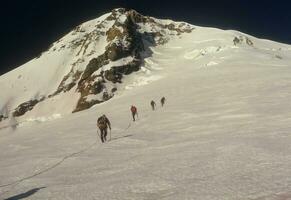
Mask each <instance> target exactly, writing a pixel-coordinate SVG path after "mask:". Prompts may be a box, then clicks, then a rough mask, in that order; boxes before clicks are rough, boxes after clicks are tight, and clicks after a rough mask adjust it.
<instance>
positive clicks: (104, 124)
mask: <svg viewBox="0 0 291 200" xmlns="http://www.w3.org/2000/svg"><path fill="white" fill-rule="evenodd" d="M97 126H98V128H99V130H100V138H101V141H102V143H104V142H105V141H106V136H107V128H108V127H109V129H110V130H111V124H110V121H109V120H108V118H107V117H106V116H105V115H102V116H101V117H99V118H98V120H97Z"/></svg>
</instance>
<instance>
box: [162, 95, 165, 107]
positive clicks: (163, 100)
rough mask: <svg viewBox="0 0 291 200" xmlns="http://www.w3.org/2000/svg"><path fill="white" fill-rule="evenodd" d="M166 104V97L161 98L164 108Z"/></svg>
mask: <svg viewBox="0 0 291 200" xmlns="http://www.w3.org/2000/svg"><path fill="white" fill-rule="evenodd" d="M165 102H166V98H165V97H162V98H161V105H162V107H163V106H164V104H165Z"/></svg>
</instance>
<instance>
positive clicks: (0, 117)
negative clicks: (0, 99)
mask: <svg viewBox="0 0 291 200" xmlns="http://www.w3.org/2000/svg"><path fill="white" fill-rule="evenodd" d="M7 118H8V117H6V116H4V115H0V122H1V121H2V120H5V119H7Z"/></svg>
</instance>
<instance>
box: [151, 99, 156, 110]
mask: <svg viewBox="0 0 291 200" xmlns="http://www.w3.org/2000/svg"><path fill="white" fill-rule="evenodd" d="M151 106H152V110H155V106H156V103H155V102H154V101H153V100H152V101H151Z"/></svg>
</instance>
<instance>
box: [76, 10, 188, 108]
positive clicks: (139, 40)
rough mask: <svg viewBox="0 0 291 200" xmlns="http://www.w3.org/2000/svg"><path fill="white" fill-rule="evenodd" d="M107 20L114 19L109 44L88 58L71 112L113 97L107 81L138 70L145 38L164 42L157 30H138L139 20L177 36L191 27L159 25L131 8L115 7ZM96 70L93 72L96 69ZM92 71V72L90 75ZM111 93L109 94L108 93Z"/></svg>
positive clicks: (117, 79)
mask: <svg viewBox="0 0 291 200" xmlns="http://www.w3.org/2000/svg"><path fill="white" fill-rule="evenodd" d="M121 16H122V17H121ZM106 20H107V21H114V23H113V25H112V27H110V28H109V29H108V30H107V31H106V32H105V35H106V41H107V42H108V45H107V46H106V47H105V52H104V54H102V55H100V56H98V57H97V58H93V59H92V60H90V62H89V63H88V65H87V66H86V69H85V70H84V73H83V74H82V76H81V78H80V80H79V82H78V87H77V90H78V91H79V92H80V93H81V98H80V100H79V101H78V103H77V106H76V109H75V110H74V112H77V111H80V110H84V109H87V108H90V107H91V106H93V105H94V104H96V103H101V102H103V101H106V100H108V99H110V98H112V97H113V93H114V92H115V91H116V90H117V89H116V88H111V89H110V88H107V86H105V85H106V84H105V83H107V82H112V83H114V84H115V83H122V78H123V76H124V75H129V74H131V73H132V72H136V71H138V70H139V69H140V66H141V64H142V59H143V58H142V52H143V51H146V50H148V49H147V48H149V47H145V45H144V40H147V41H148V42H150V44H152V45H156V44H164V43H165V42H167V38H165V37H166V35H167V34H164V35H163V34H161V33H160V32H141V31H139V29H140V25H139V24H138V23H151V25H152V26H153V27H154V26H158V27H159V28H160V29H168V30H169V31H172V32H175V34H176V35H179V34H181V33H189V32H191V31H192V30H193V28H191V27H190V26H187V25H186V23H184V24H182V25H181V24H180V25H175V24H173V23H172V24H169V25H164V24H159V23H157V22H155V20H154V19H153V18H150V17H145V16H142V15H140V14H139V13H137V12H136V11H134V10H126V9H115V10H113V11H112V14H111V15H110V16H108V17H107V18H106ZM127 57H132V58H133V59H132V60H131V61H130V62H127V63H123V64H121V65H120V64H119V65H118V64H117V65H113V66H112V67H111V68H110V69H108V70H104V71H103V70H102V68H103V67H104V66H106V65H108V64H109V63H110V62H114V61H118V60H121V59H123V58H127ZM98 71H100V72H99V74H98V73H96V72H98ZM93 74H94V75H93ZM109 92H110V93H109ZM98 94H101V96H100V98H99V100H91V101H87V100H86V97H87V96H88V95H98Z"/></svg>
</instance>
